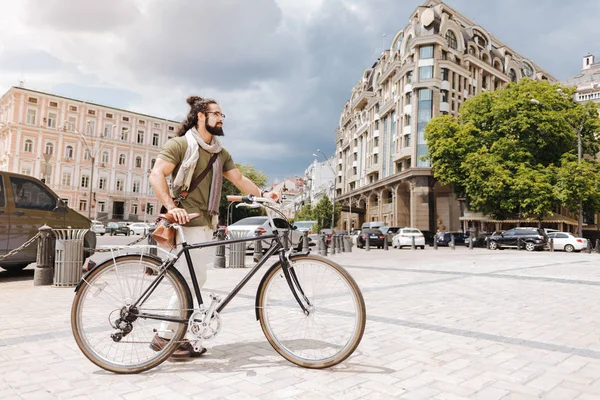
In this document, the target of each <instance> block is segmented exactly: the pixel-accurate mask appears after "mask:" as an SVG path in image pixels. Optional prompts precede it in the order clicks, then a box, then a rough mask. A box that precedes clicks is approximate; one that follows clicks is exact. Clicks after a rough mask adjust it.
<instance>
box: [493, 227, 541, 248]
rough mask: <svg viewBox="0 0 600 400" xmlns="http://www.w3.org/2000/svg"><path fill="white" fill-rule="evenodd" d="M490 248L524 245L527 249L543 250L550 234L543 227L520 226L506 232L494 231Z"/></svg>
mask: <svg viewBox="0 0 600 400" xmlns="http://www.w3.org/2000/svg"><path fill="white" fill-rule="evenodd" d="M489 241H490V249H491V250H496V249H502V248H505V247H515V248H516V247H517V245H520V246H523V247H524V248H525V249H526V250H527V251H534V250H543V249H544V248H545V247H546V245H547V244H548V235H547V234H546V232H545V231H544V230H543V229H541V228H531V227H519V228H512V229H509V230H507V231H506V232H501V233H494V234H493V235H492V236H490V238H489Z"/></svg>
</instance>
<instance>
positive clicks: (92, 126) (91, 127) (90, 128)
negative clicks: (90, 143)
mask: <svg viewBox="0 0 600 400" xmlns="http://www.w3.org/2000/svg"><path fill="white" fill-rule="evenodd" d="M95 131H96V121H92V120H90V121H88V122H87V128H86V132H87V134H88V135H90V136H93V135H94V132H95Z"/></svg>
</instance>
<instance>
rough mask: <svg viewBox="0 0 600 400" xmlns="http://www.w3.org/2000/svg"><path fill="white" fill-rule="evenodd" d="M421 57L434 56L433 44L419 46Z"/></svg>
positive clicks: (422, 58)
mask: <svg viewBox="0 0 600 400" xmlns="http://www.w3.org/2000/svg"><path fill="white" fill-rule="evenodd" d="M419 58H420V59H421V60H424V59H427V58H433V45H429V46H421V47H420V48H419Z"/></svg>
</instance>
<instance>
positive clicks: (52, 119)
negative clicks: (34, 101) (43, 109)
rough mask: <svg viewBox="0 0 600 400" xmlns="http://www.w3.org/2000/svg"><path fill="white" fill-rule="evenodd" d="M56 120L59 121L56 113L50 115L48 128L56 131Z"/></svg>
mask: <svg viewBox="0 0 600 400" xmlns="http://www.w3.org/2000/svg"><path fill="white" fill-rule="evenodd" d="M56 120H57V115H56V113H48V120H47V121H46V122H47V124H48V128H54V129H56Z"/></svg>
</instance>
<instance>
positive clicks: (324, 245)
mask: <svg viewBox="0 0 600 400" xmlns="http://www.w3.org/2000/svg"><path fill="white" fill-rule="evenodd" d="M319 242H320V243H321V252H320V253H319V254H320V255H322V256H327V237H326V236H325V234H324V233H321V235H320V238H319Z"/></svg>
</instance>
